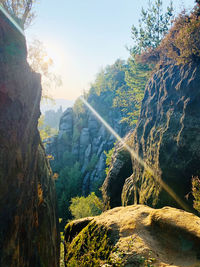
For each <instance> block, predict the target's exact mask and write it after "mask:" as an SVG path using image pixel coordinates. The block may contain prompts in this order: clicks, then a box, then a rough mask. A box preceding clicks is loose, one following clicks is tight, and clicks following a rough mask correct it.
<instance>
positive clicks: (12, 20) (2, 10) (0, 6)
mask: <svg viewBox="0 0 200 267" xmlns="http://www.w3.org/2000/svg"><path fill="white" fill-rule="evenodd" d="M0 11H1V12H2V13H3V14H4V15H5V16H6V17H7V18H8V19H9V20H10V22H11V23H12V24H13V25H14V26H15V28H17V30H18V31H19V32H20V33H21V34H22V35H24V31H23V30H22V28H21V27H20V26H19V24H18V23H17V22H16V21H15V20H14V19H13V18H12V17H11V16H10V14H9V13H8V12H7V11H6V10H5V8H4V7H3V6H2V5H1V4H0Z"/></svg>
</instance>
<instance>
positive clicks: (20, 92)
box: [0, 13, 59, 267]
mask: <svg viewBox="0 0 200 267" xmlns="http://www.w3.org/2000/svg"><path fill="white" fill-rule="evenodd" d="M40 98H41V84H40V76H39V74H36V73H34V72H32V71H31V69H30V67H29V66H28V64H27V62H26V44H25V40H24V37H23V36H22V35H21V34H20V33H19V32H18V31H17V30H16V29H15V28H14V26H13V25H11V24H10V22H9V21H8V20H7V19H6V18H5V17H4V15H3V14H1V13H0V266H1V267H5V266H6V267H9V266H13V267H36V266H37V267H39V266H41V267H43V266H44V267H57V266H59V238H58V236H59V235H58V228H57V220H56V214H55V210H56V209H55V189H54V182H53V181H52V178H51V177H52V176H51V169H50V167H49V165H48V162H47V160H46V155H45V153H44V149H43V147H42V145H41V142H40V137H39V133H38V130H37V122H38V118H39V116H40V108H39V103H40Z"/></svg>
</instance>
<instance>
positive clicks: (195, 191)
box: [192, 177, 200, 212]
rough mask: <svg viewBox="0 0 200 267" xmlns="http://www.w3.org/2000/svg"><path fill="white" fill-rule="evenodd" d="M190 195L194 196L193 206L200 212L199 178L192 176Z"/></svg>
mask: <svg viewBox="0 0 200 267" xmlns="http://www.w3.org/2000/svg"><path fill="white" fill-rule="evenodd" d="M192 195H193V197H194V199H195V200H194V204H193V206H194V208H195V209H196V210H197V211H199V212H200V179H199V178H198V177H192Z"/></svg>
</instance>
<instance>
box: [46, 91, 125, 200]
mask: <svg viewBox="0 0 200 267" xmlns="http://www.w3.org/2000/svg"><path fill="white" fill-rule="evenodd" d="M109 94H110V92H104V93H101V95H100V96H96V95H90V96H89V99H88V102H89V103H98V106H99V107H101V106H103V108H102V107H101V109H102V110H103V112H104V113H105V114H106V115H107V121H108V122H109V124H110V125H111V127H112V128H113V129H114V130H115V131H116V132H117V133H118V134H119V135H121V136H124V135H125V133H126V132H127V131H128V126H127V124H123V123H120V121H121V119H122V114H121V113H120V112H119V110H118V109H116V110H112V109H111V107H110V106H105V107H104V105H105V104H104V102H103V100H104V98H105V97H106V96H107V97H109ZM95 101H96V102H95ZM101 103H102V104H101ZM79 105H83V103H80V104H79ZM82 109H83V110H82V112H81V114H77V111H76V109H75V107H74V108H68V109H67V110H66V111H65V112H64V114H63V116H62V117H61V120H60V126H59V132H58V135H57V136H55V137H54V138H51V139H50V140H48V143H47V145H46V151H47V153H48V154H50V155H52V156H53V158H54V160H53V161H52V162H51V165H52V168H53V170H54V171H55V172H58V173H60V171H61V169H62V168H64V167H65V166H67V164H68V163H67V162H66V161H65V160H64V158H65V156H66V155H68V157H70V158H71V159H73V160H72V161H73V163H72V164H71V165H73V164H74V163H75V162H78V163H79V164H80V169H81V173H82V193H83V195H87V194H88V193H89V192H92V191H95V189H96V188H98V186H99V185H101V184H102V182H103V180H104V179H105V169H106V155H105V153H104V152H105V151H109V150H110V149H111V148H112V147H113V145H114V142H115V138H114V137H113V135H112V134H110V133H109V132H108V131H107V130H106V128H105V127H104V125H102V124H101V123H100V122H99V121H98V119H97V118H96V117H95V116H94V115H93V114H92V113H91V111H89V110H88V109H87V108H86V107H82ZM97 112H98V110H97ZM99 113H100V114H101V111H100V112H99ZM105 114H104V115H105ZM104 117H105V116H104ZM68 162H69V161H68ZM61 166H62V168H61ZM58 183H59V181H58Z"/></svg>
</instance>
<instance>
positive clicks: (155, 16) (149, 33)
mask: <svg viewBox="0 0 200 267" xmlns="http://www.w3.org/2000/svg"><path fill="white" fill-rule="evenodd" d="M162 6H163V2H162V0H155V2H154V3H152V1H149V6H148V8H147V10H144V9H143V8H142V11H141V15H140V19H139V27H138V28H137V27H135V26H134V25H133V26H132V38H133V40H134V41H135V45H134V46H133V47H132V49H131V50H132V52H133V53H134V54H140V53H141V52H144V51H145V50H146V49H148V48H156V47H158V45H159V44H160V42H161V40H162V39H163V37H164V35H165V34H166V33H167V32H168V29H169V26H170V25H171V20H172V16H173V6H172V1H171V2H170V5H169V6H168V7H167V10H166V11H165V12H163V7H162Z"/></svg>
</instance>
